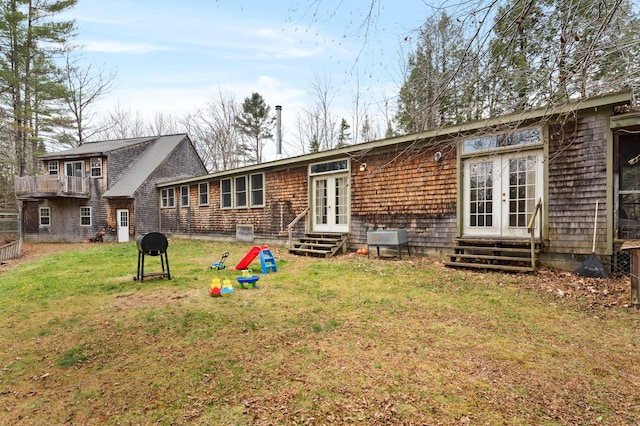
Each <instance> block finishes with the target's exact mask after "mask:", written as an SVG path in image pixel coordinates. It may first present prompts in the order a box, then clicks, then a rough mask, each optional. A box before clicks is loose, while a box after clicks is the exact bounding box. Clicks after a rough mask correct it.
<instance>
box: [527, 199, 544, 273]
mask: <svg viewBox="0 0 640 426" xmlns="http://www.w3.org/2000/svg"><path fill="white" fill-rule="evenodd" d="M536 217H538V218H539V220H540V224H539V226H538V232H539V233H540V250H542V244H543V240H542V198H540V199H538V202H537V203H536V207H535V208H534V209H533V213H532V214H531V219H529V225H528V226H527V229H528V231H529V235H530V236H531V269H533V270H534V271H535V270H536V236H535V228H536Z"/></svg>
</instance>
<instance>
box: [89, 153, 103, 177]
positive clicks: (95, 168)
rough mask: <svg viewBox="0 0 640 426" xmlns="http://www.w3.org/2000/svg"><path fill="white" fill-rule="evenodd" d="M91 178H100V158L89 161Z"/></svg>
mask: <svg viewBox="0 0 640 426" xmlns="http://www.w3.org/2000/svg"><path fill="white" fill-rule="evenodd" d="M91 177H102V158H92V159H91Z"/></svg>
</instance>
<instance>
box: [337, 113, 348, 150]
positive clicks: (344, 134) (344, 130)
mask: <svg viewBox="0 0 640 426" xmlns="http://www.w3.org/2000/svg"><path fill="white" fill-rule="evenodd" d="M350 128H351V126H350V125H349V124H348V123H347V120H345V119H344V118H343V119H342V121H341V122H340V133H338V144H337V145H336V148H343V147H345V146H346V145H349V141H350V140H351V133H350V132H349V129H350Z"/></svg>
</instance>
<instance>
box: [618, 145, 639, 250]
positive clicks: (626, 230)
mask: <svg viewBox="0 0 640 426" xmlns="http://www.w3.org/2000/svg"><path fill="white" fill-rule="evenodd" d="M618 156H619V163H618V164H619V174H620V176H619V178H620V180H619V184H618V196H619V198H618V237H619V238H622V239H638V238H640V135H637V134H630V135H620V136H619V154H618Z"/></svg>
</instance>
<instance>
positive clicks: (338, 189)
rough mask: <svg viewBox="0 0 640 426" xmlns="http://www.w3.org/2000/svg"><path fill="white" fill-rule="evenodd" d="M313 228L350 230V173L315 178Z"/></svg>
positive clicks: (324, 230) (316, 229) (329, 230)
mask: <svg viewBox="0 0 640 426" xmlns="http://www.w3.org/2000/svg"><path fill="white" fill-rule="evenodd" d="M312 191H313V194H312V202H313V210H312V215H313V230H314V231H320V232H349V174H348V173H342V174H335V175H322V176H316V177H314V178H313V185H312Z"/></svg>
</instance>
